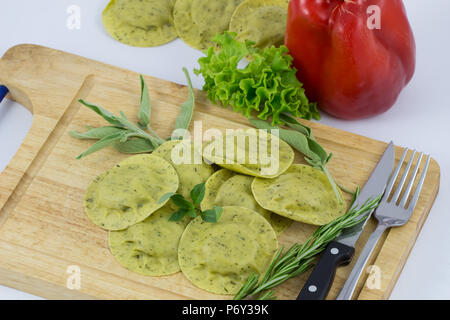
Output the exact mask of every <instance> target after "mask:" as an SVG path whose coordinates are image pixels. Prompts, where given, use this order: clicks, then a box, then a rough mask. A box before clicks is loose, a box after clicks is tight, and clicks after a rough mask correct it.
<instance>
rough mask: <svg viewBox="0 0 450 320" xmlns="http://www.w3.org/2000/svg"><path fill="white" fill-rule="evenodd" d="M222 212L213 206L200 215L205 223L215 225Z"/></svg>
mask: <svg viewBox="0 0 450 320" xmlns="http://www.w3.org/2000/svg"><path fill="white" fill-rule="evenodd" d="M222 212H223V208H221V207H218V206H214V207H213V208H212V209H209V210H206V211H204V212H203V213H202V215H201V216H202V220H203V221H205V222H212V223H216V222H217V221H219V219H220V216H221V215H222Z"/></svg>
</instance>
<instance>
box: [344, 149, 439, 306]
mask: <svg viewBox="0 0 450 320" xmlns="http://www.w3.org/2000/svg"><path fill="white" fill-rule="evenodd" d="M408 151H409V150H408V148H406V149H405V151H404V152H403V155H402V157H401V159H400V161H399V162H398V164H397V167H396V168H395V171H394V173H393V174H392V176H391V178H390V179H389V183H388V185H387V187H386V192H385V193H384V196H383V198H382V199H381V202H380V205H379V206H378V208H377V210H376V211H375V218H376V219H377V220H378V226H377V228H376V229H375V231H374V232H373V233H372V234H371V235H370V238H369V240H368V241H367V243H366V245H365V246H364V249H363V251H362V252H361V255H360V256H359V258H358V261H357V262H356V264H355V266H354V267H353V270H352V272H351V273H350V276H349V277H348V279H347V281H346V282H345V284H344V287H343V288H342V290H341V292H340V293H339V295H338V296H337V298H336V299H337V300H350V299H351V298H352V296H353V292H354V291H355V288H356V284H357V283H358V279H359V277H360V276H361V273H362V272H363V270H364V266H365V265H366V263H367V261H368V260H369V257H370V255H371V254H372V251H373V249H374V248H375V246H376V244H377V242H378V240H379V239H380V237H381V235H382V234H383V233H384V231H385V230H386V229H388V228H391V227H399V226H402V225H404V224H405V223H406V222H408V220H409V218H411V215H412V213H413V211H414V208H415V207H416V204H417V201H418V200H419V195H420V191H421V190H422V186H423V182H424V180H425V177H426V174H427V170H428V165H429V163H430V156H429V155H428V156H427V160H426V163H425V167H424V168H423V171H422V175H421V176H420V180H419V183H418V185H417V187H416V191H415V192H414V195H413V197H412V199H411V201H410V203H409V205H408V206H406V204H407V202H408V198H409V194H410V192H411V189H412V187H413V184H414V181H415V178H416V175H417V172H418V171H419V166H420V162H421V161H422V158H423V153H420V154H419V158H418V160H417V163H416V165H415V167H414V171H413V172H412V175H411V177H410V179H409V182H408V185H407V186H406V189H405V191H404V193H403V197H402V198H401V199H400V202H399V203H398V199H399V197H400V194H401V192H402V190H403V186H404V184H405V182H406V179H407V178H408V175H409V171H410V169H411V166H412V163H413V160H414V156H415V155H416V151H415V150H414V151H413V152H412V155H411V158H410V159H409V162H408V164H407V166H406V169H405V172H404V173H403V176H402V177H401V179H400V182H399V184H398V186H397V189H396V190H394V191H395V192H394V195H393V196H392V198H391V199H390V198H389V196H390V194H391V191H392V189H393V188H394V184H395V181H396V180H397V176H398V174H399V172H400V170H401V168H402V165H403V162H404V160H405V158H406V155H407V153H408Z"/></svg>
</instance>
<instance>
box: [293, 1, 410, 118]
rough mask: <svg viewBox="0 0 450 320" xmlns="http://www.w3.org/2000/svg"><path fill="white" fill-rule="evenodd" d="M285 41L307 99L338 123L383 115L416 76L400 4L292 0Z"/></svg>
mask: <svg viewBox="0 0 450 320" xmlns="http://www.w3.org/2000/svg"><path fill="white" fill-rule="evenodd" d="M374 5H375V7H374ZM378 13H379V15H378V16H377V14H378ZM285 42H286V45H287V47H288V48H289V50H290V54H291V55H292V56H293V57H294V65H295V67H296V68H297V69H298V73H297V77H298V78H299V80H300V81H301V82H303V84H304V86H305V90H306V94H307V96H308V97H309V98H310V100H314V101H317V102H318V103H319V107H320V108H321V109H322V110H324V111H325V112H327V113H329V114H331V115H333V116H335V117H338V118H343V119H359V118H365V117H370V116H373V115H376V114H380V113H382V112H385V111H386V110H388V109H389V108H390V107H392V105H393V104H394V103H395V101H396V100H397V98H398V95H399V94H400V92H401V90H402V89H403V88H404V87H405V86H406V85H407V84H408V82H409V81H410V80H411V78H412V76H413V74H414V69H415V59H416V49H415V42H414V36H413V33H412V31H411V27H410V25H409V22H408V18H407V17H406V12H405V8H404V6H403V2H402V1H401V0H291V1H290V3H289V13H288V22H287V30H286V38H285Z"/></svg>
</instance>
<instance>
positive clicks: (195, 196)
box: [191, 182, 206, 207]
mask: <svg viewBox="0 0 450 320" xmlns="http://www.w3.org/2000/svg"><path fill="white" fill-rule="evenodd" d="M205 191H206V184H205V183H204V182H203V183H200V184H198V185H196V186H195V187H194V188H193V189H192V190H191V199H192V202H193V203H194V205H195V206H196V207H198V206H199V205H200V203H201V202H202V201H203V198H204V197H205Z"/></svg>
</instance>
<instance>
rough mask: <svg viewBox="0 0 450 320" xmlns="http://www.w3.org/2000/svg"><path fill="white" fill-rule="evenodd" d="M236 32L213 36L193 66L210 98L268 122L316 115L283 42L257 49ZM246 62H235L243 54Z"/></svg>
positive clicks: (277, 122) (308, 117) (315, 116)
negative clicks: (276, 45)
mask: <svg viewBox="0 0 450 320" xmlns="http://www.w3.org/2000/svg"><path fill="white" fill-rule="evenodd" d="M235 37H236V34H235V33H231V32H225V33H224V34H218V35H216V37H215V38H214V39H213V40H214V41H215V42H217V44H218V49H217V48H216V46H214V47H211V48H209V49H208V51H206V56H205V57H202V58H200V59H199V60H198V63H199V65H200V68H199V69H197V70H194V72H195V73H196V74H197V75H198V74H201V75H202V76H203V78H204V79H205V85H204V86H203V90H204V91H206V92H207V94H208V98H209V99H210V100H211V101H212V102H213V103H217V102H220V103H222V105H224V106H232V107H233V110H234V111H236V112H241V113H242V114H243V115H245V116H246V117H250V116H251V114H252V112H256V113H258V118H260V119H263V120H267V119H269V118H272V124H273V125H277V124H283V123H284V122H283V121H282V120H281V119H280V115H281V114H283V113H287V114H291V115H293V116H296V117H301V118H304V119H311V118H314V119H320V114H319V112H318V110H317V105H316V104H315V103H310V102H309V101H308V98H307V97H306V95H305V90H304V89H303V85H302V84H301V83H300V82H299V81H298V79H297V77H296V72H297V70H296V69H295V68H293V67H292V60H293V58H292V57H291V56H290V55H289V54H288V51H289V50H288V49H287V47H286V46H281V47H279V48H276V47H270V48H266V49H258V48H255V47H254V44H255V43H254V42H251V41H246V42H245V43H244V42H240V41H237V40H236V39H235ZM248 56H249V57H250V59H249V60H250V62H249V63H248V65H247V66H246V67H244V68H241V67H240V66H239V62H240V61H241V60H242V59H243V58H244V57H248Z"/></svg>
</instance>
